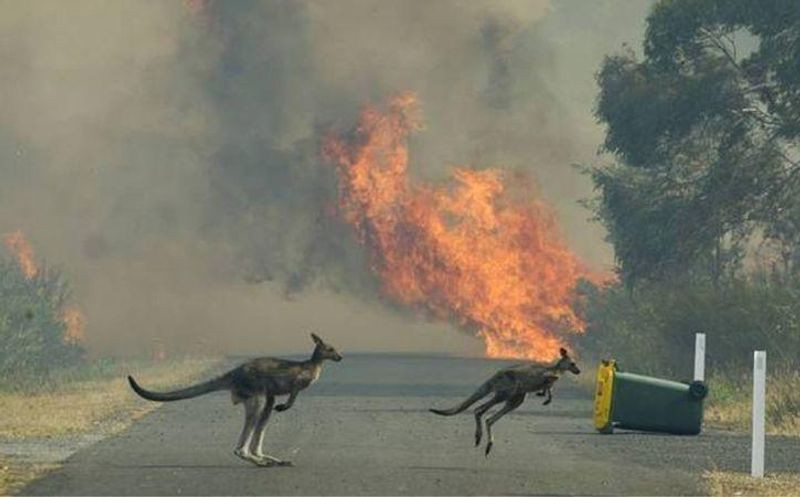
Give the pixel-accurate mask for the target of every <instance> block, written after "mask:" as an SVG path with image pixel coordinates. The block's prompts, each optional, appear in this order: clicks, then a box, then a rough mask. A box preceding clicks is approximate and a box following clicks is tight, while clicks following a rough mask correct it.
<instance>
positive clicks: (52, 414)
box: [0, 359, 214, 438]
mask: <svg viewBox="0 0 800 497" xmlns="http://www.w3.org/2000/svg"><path fill="white" fill-rule="evenodd" d="M213 364H214V362H213V361H211V360H208V359H183V360H179V361H170V362H165V363H159V364H155V365H150V366H142V365H141V364H139V365H135V366H134V367H132V368H130V369H129V367H126V364H125V363H123V364H121V365H120V366H119V367H118V369H119V374H118V376H117V377H115V378H111V379H98V380H91V381H79V382H75V383H67V384H65V385H63V386H60V387H58V388H57V389H56V390H55V391H48V392H39V393H0V437H6V438H10V437H14V438H15V437H42V436H57V435H65V434H70V433H77V432H84V431H87V430H91V429H93V428H94V427H96V426H98V425H100V424H102V423H109V422H111V423H112V426H111V428H112V430H113V429H114V428H117V429H118V428H123V427H124V426H127V423H128V421H129V420H130V419H136V418H137V417H140V416H142V415H143V414H145V413H147V412H149V411H151V410H152V409H154V408H155V407H156V406H157V404H155V403H150V402H147V403H145V402H142V401H141V399H139V398H138V397H136V396H135V395H134V394H133V393H132V392H131V390H130V387H129V386H128V383H127V380H126V379H125V374H126V373H127V372H128V371H130V372H131V373H133V374H135V375H136V376H137V379H138V378H141V380H142V382H143V383H144V384H146V385H148V386H152V387H153V388H161V387H170V386H175V385H178V384H181V383H186V382H188V381H190V380H192V379H194V378H195V377H197V376H198V374H200V373H202V372H204V371H207V370H208V369H209V368H210V367H211V366H212V365H213ZM120 414H124V415H123V416H120ZM117 424H118V425H120V426H116V425H117Z"/></svg>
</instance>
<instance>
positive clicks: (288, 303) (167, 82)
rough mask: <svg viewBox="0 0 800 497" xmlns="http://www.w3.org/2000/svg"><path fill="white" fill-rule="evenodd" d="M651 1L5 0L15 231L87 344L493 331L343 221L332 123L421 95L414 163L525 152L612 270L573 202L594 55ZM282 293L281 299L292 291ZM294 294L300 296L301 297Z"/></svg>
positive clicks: (634, 27)
mask: <svg viewBox="0 0 800 497" xmlns="http://www.w3.org/2000/svg"><path fill="white" fill-rule="evenodd" d="M651 4H652V2H650V1H634V0H614V1H612V0H597V1H591V2H589V1H583V0H564V1H556V0H553V1H552V2H547V1H545V0H540V1H539V0H533V1H521V0H520V1H517V0H514V1H495V2H490V1H484V0H480V1H479V0H471V1H457V0H438V1H433V2H422V1H419V2H416V1H412V2H399V1H398V2H386V1H382V0H381V1H378V0H370V1H366V0H360V1H357V0H344V1H342V0H337V1H335V2H333V1H323V0H318V1H310V2H305V3H304V2H278V1H271V2H254V1H241V2H226V3H225V2H213V1H206V2H203V1H194V2H162V1H127V2H106V1H100V0H95V1H88V0H86V1H84V0H75V1H71V2H68V3H67V2H61V1H49V2H48V1H37V2H27V1H23V0H19V1H7V2H4V3H3V15H2V16H0V37H1V38H0V64H2V66H3V71H2V73H0V100H1V101H2V102H3V113H2V115H0V232H8V231H13V230H16V229H21V230H22V231H23V232H25V233H26V234H27V235H28V237H29V238H30V240H31V242H32V244H33V246H34V248H35V249H36V251H37V253H38V255H39V256H40V257H42V258H44V259H45V260H46V261H47V263H48V264H50V265H55V266H58V267H60V268H62V269H63V270H64V272H65V273H66V274H67V275H68V277H69V278H70V280H71V281H72V282H73V287H74V293H75V301H76V302H77V303H78V305H79V306H80V307H81V308H83V310H84V312H85V314H86V315H87V323H88V324H87V335H88V337H89V345H90V347H91V348H92V350H93V351H96V352H100V353H114V354H129V353H138V352H146V351H148V350H150V349H151V348H152V343H153V340H154V339H156V338H159V337H160V338H161V339H163V340H164V341H165V342H166V343H167V347H168V349H169V350H201V349H206V350H214V351H219V350H223V351H229V352H236V353H253V354H261V353H282V352H286V351H294V350H305V349H308V348H310V342H309V341H308V339H307V334H306V331H308V330H309V329H315V330H317V331H318V332H319V333H320V334H321V335H322V336H324V337H328V338H329V340H330V341H331V342H332V343H334V344H336V345H337V346H339V347H340V348H342V349H343V350H380V349H388V350H417V351H444V352H453V353H469V354H472V353H478V352H479V351H480V350H481V348H480V343H479V342H477V341H476V340H474V339H473V338H471V337H469V336H467V335H465V334H463V333H458V332H456V331H455V330H453V329H451V327H450V326H448V325H446V324H436V323H426V322H425V320H424V318H422V317H420V316H413V315H410V314H409V313H405V312H402V311H400V310H397V309H389V308H388V307H387V306H385V305H382V304H381V303H380V302H379V301H378V299H376V298H375V297H374V294H375V291H374V290H375V288H376V284H375V282H374V280H373V279H372V276H371V275H370V274H369V271H367V270H366V265H365V264H364V260H363V257H362V253H361V251H360V250H359V247H358V246H357V245H356V244H355V242H354V241H353V240H352V239H351V238H350V236H349V234H350V233H349V230H348V229H347V227H346V226H342V225H337V224H336V223H330V222H327V221H326V220H325V219H321V218H320V215H319V213H320V212H321V211H322V210H324V207H325V205H326V203H328V202H330V201H331V200H332V199H333V198H334V195H335V178H334V176H333V172H332V169H331V168H330V167H329V166H326V165H325V164H322V163H321V161H320V159H319V154H318V145H319V143H318V140H319V138H320V135H321V133H322V132H323V131H324V130H325V129H328V127H330V126H334V125H336V126H342V125H348V124H352V123H353V122H354V120H355V116H356V115H357V112H358V110H359V106H360V105H361V104H363V103H365V102H367V101H373V102H374V101H380V100H381V99H382V98H383V97H384V96H386V95H387V94H390V93H392V92H397V91H403V90H411V91H415V92H417V93H418V94H419V97H420V101H421V103H422V111H423V113H424V116H425V122H426V127H425V130H424V131H422V132H421V133H420V134H419V135H417V136H416V137H415V138H414V139H413V141H412V143H411V156H412V157H411V163H412V169H413V172H414V174H416V175H418V177H420V178H423V179H429V180H435V179H438V178H441V177H442V176H443V175H444V174H445V173H446V171H447V170H448V167H449V166H452V165H463V164H471V165H473V166H475V167H486V166H494V165H502V166H507V167H512V168H521V169H527V170H530V171H532V173H533V174H534V176H535V178H536V179H537V181H538V184H539V186H540V189H541V194H542V196H543V197H545V198H546V199H547V200H548V201H549V202H550V203H551V204H552V205H553V206H554V207H555V209H556V210H557V212H558V215H559V218H560V220H561V223H562V226H563V230H564V234H565V236H566V238H567V239H568V240H569V242H570V245H571V246H572V247H573V249H574V250H575V251H576V252H577V253H578V254H579V255H580V256H581V257H583V258H584V259H585V260H587V261H588V262H589V263H590V264H591V265H593V266H594V267H596V268H608V267H609V265H610V263H611V252H610V249H609V247H608V246H607V245H606V244H605V243H604V242H603V241H602V237H603V233H602V230H601V229H600V227H599V226H597V225H593V224H591V223H589V222H588V221H587V219H588V218H589V216H590V215H589V213H587V212H586V211H585V210H583V209H582V208H581V207H580V206H578V205H577V201H578V200H579V199H580V198H583V197H586V196H587V195H590V193H591V191H590V185H589V183H588V181H587V179H586V178H583V177H581V176H580V175H578V174H577V172H576V171H575V170H574V169H573V167H572V164H575V163H588V162H592V161H594V160H596V157H595V153H596V152H597V149H598V146H599V144H600V142H601V140H602V129H601V128H600V127H598V126H597V125H596V124H595V122H594V118H593V116H592V107H593V104H594V99H595V94H596V87H595V83H594V74H595V72H596V71H597V70H598V67H599V64H600V62H601V60H602V57H603V56H604V55H605V54H607V53H610V52H613V51H615V50H618V49H619V48H620V47H621V45H622V43H624V42H628V43H630V44H631V45H632V46H634V47H637V46H638V44H639V43H640V41H641V36H642V31H643V28H644V16H645V15H646V12H647V9H648V7H649V5H651ZM287 296H288V297H287ZM287 298H288V299H287Z"/></svg>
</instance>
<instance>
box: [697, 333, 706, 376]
mask: <svg viewBox="0 0 800 497" xmlns="http://www.w3.org/2000/svg"><path fill="white" fill-rule="evenodd" d="M694 379H695V381H705V380H706V334H705V333H695V335H694Z"/></svg>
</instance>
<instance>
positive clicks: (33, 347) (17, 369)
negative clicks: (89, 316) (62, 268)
mask: <svg viewBox="0 0 800 497" xmlns="http://www.w3.org/2000/svg"><path fill="white" fill-rule="evenodd" d="M68 297H69V287H68V285H67V283H66V281H65V279H64V278H63V276H62V274H61V273H60V272H59V271H57V270H54V269H49V268H43V269H42V270H40V271H38V272H37V274H36V275H35V276H33V277H31V278H28V277H26V276H25V275H24V274H23V273H22V272H21V271H20V269H19V267H18V266H17V264H16V263H14V262H12V261H8V260H2V259H0V343H2V344H3V346H2V349H0V378H2V379H3V381H4V382H6V383H11V382H14V381H15V380H16V379H20V378H23V377H46V376H48V375H49V374H50V373H51V372H52V371H55V370H57V369H59V368H64V367H67V366H72V365H76V364H78V363H80V362H81V361H82V360H83V358H84V350H83V348H82V347H81V346H80V345H79V344H75V343H68V341H67V340H65V332H66V325H65V323H64V322H63V320H62V313H63V312H64V310H65V305H66V303H67V300H68Z"/></svg>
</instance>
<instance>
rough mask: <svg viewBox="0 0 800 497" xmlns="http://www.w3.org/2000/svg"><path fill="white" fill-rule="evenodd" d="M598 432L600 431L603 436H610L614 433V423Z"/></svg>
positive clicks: (599, 429)
mask: <svg viewBox="0 0 800 497" xmlns="http://www.w3.org/2000/svg"><path fill="white" fill-rule="evenodd" d="M597 431H599V432H600V433H602V434H603V435H610V434H612V433H614V425H613V423H608V424H607V425H606V426H604V427H602V428H598V429H597Z"/></svg>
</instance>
